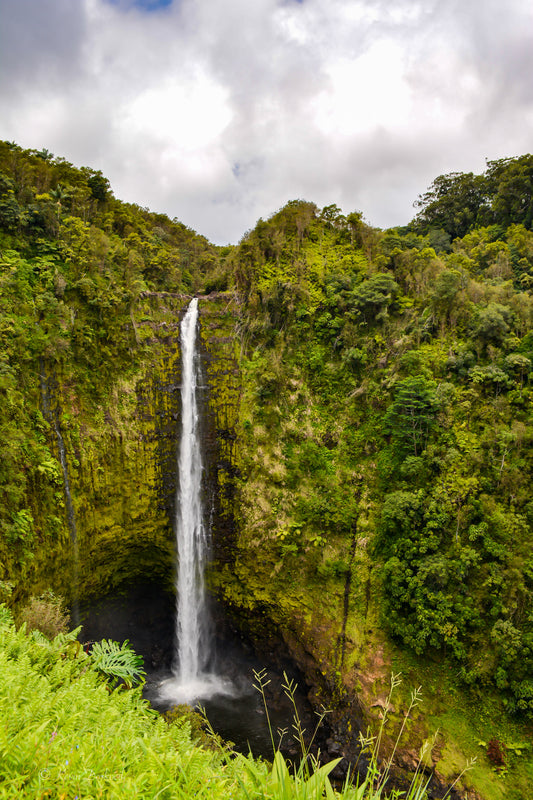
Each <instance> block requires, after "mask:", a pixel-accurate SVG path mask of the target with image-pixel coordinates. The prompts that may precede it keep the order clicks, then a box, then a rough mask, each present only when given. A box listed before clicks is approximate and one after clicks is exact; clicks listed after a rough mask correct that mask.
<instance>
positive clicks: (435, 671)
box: [394, 651, 533, 800]
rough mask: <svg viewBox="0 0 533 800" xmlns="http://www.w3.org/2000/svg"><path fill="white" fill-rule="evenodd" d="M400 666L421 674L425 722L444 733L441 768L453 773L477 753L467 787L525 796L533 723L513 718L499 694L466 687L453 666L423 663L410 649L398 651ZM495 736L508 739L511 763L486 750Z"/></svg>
mask: <svg viewBox="0 0 533 800" xmlns="http://www.w3.org/2000/svg"><path fill="white" fill-rule="evenodd" d="M394 666H395V669H400V670H402V672H403V674H404V675H405V676H406V678H407V681H409V680H410V679H411V677H412V676H413V675H415V674H416V677H417V679H418V680H421V681H422V682H423V685H424V710H425V722H426V724H427V726H428V728H429V729H430V730H433V731H438V732H439V740H440V744H441V758H440V760H439V761H438V763H437V764H436V769H437V770H438V771H439V772H440V773H441V774H443V775H444V776H445V777H451V776H453V775H454V774H457V772H458V771H459V770H460V769H462V768H463V766H464V765H465V764H466V762H467V759H468V758H471V757H473V756H475V757H476V762H475V764H474V766H473V768H472V769H471V770H470V771H469V773H468V775H467V776H466V777H465V780H464V785H465V787H466V788H474V789H475V790H476V791H477V792H478V793H480V794H481V795H482V796H483V798H485V800H523V798H524V797H528V796H529V795H530V787H531V786H533V726H532V725H531V724H529V725H525V724H524V723H522V722H520V720H518V719H513V718H512V717H510V716H509V715H508V714H507V713H506V711H505V708H504V707H503V705H502V703H501V701H499V699H498V698H497V697H496V696H495V695H494V694H488V693H483V692H480V693H479V694H478V695H477V696H474V694H473V693H472V692H468V691H466V690H465V691H463V690H461V688H460V687H459V686H458V681H457V677H456V676H454V674H453V671H452V670H450V667H449V665H445V664H440V663H438V662H425V663H424V664H422V663H421V662H420V660H419V659H417V658H416V656H414V655H411V654H409V653H408V652H407V651H402V652H401V653H398V654H397V655H396V657H395V660H394ZM493 739H496V740H498V741H499V742H501V743H502V744H503V748H504V753H505V763H506V766H505V768H503V769H497V768H496V767H495V766H494V765H493V764H491V762H490V760H489V758H488V755H487V749H488V745H489V742H490V741H491V740H493Z"/></svg>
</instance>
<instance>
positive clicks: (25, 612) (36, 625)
mask: <svg viewBox="0 0 533 800" xmlns="http://www.w3.org/2000/svg"><path fill="white" fill-rule="evenodd" d="M19 619H20V624H21V625H22V624H24V623H25V624H26V628H27V630H28V631H34V630H37V631H40V632H41V633H43V634H44V635H45V636H47V637H48V638H49V639H54V638H55V637H56V636H57V635H58V634H59V633H66V632H67V631H68V629H69V623H70V617H69V614H68V612H67V611H65V610H64V608H63V598H62V597H58V596H57V595H55V594H54V593H53V592H52V591H51V590H50V589H48V590H47V591H46V592H44V593H43V594H41V595H39V596H38V597H35V596H33V597H31V598H30V601H29V603H28V604H27V605H26V606H24V608H23V609H22V611H21V612H20V615H19Z"/></svg>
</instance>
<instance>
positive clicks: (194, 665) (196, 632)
mask: <svg viewBox="0 0 533 800" xmlns="http://www.w3.org/2000/svg"><path fill="white" fill-rule="evenodd" d="M197 327H198V300H197V298H194V299H193V300H191V302H190V304H189V307H188V309H187V311H186V313H185V316H184V317H183V320H182V322H181V326H180V344H181V439H180V444H179V454H178V488H177V492H176V514H175V520H174V526H175V534H176V549H177V555H178V565H177V576H176V647H175V657H174V663H173V666H172V677H171V678H169V679H167V680H165V681H163V682H162V683H161V684H160V686H159V690H158V694H159V697H160V698H161V699H163V700H166V701H169V700H170V701H172V702H175V703H191V702H193V701H195V700H198V699H200V698H202V699H206V698H209V697H211V696H213V695H215V694H232V693H233V687H232V685H231V683H230V682H229V681H227V680H225V679H224V678H222V677H221V676H218V675H216V674H213V673H207V672H206V671H205V670H206V668H207V665H208V661H209V660H210V657H211V655H212V654H211V652H210V641H209V628H210V625H209V612H208V604H207V597H206V589H205V584H204V572H205V567H206V563H207V559H208V554H209V533H210V531H209V529H208V527H207V526H206V514H205V509H204V507H203V502H202V475H203V465H202V445H201V437H200V429H199V422H200V417H199V408H198V391H199V388H200V386H199V358H198V353H197V349H196V338H197Z"/></svg>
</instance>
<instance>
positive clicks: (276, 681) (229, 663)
mask: <svg viewBox="0 0 533 800" xmlns="http://www.w3.org/2000/svg"><path fill="white" fill-rule="evenodd" d="M174 615H175V611H174V602H173V599H172V598H169V597H167V596H166V595H165V594H164V593H162V592H161V590H160V589H158V587H154V586H147V585H139V586H137V587H134V588H132V589H129V590H128V591H127V592H125V593H124V594H121V595H115V596H110V597H107V598H105V599H103V600H101V601H100V602H99V603H98V604H96V605H94V606H91V607H88V608H85V609H82V610H81V619H82V623H83V630H82V638H83V640H84V641H86V642H87V641H96V640H99V639H104V638H105V639H114V640H116V641H120V642H122V641H124V640H125V639H127V640H128V641H129V642H130V644H131V645H132V647H133V649H134V650H135V651H136V652H137V653H138V654H139V655H142V657H143V659H144V665H145V670H146V673H147V676H146V685H145V689H144V695H145V697H146V698H147V699H148V700H149V701H150V703H151V704H152V706H153V707H154V708H156V709H157V710H159V711H162V712H163V711H167V710H169V709H170V708H172V707H173V706H175V705H177V704H180V703H183V702H188V703H189V704H191V705H193V706H196V707H198V706H200V707H202V708H203V709H204V710H205V714H206V716H207V718H208V720H209V722H210V724H211V725H212V727H213V729H214V730H215V731H216V732H217V733H218V734H219V735H220V736H221V737H222V738H223V739H225V740H228V741H231V742H232V743H233V744H234V746H235V749H236V750H239V751H240V752H243V753H248V752H249V751H251V752H252V753H253V754H254V755H255V756H262V757H264V758H266V759H271V758H272V741H271V733H270V730H269V725H268V720H267V714H266V712H265V707H264V701H263V697H262V696H261V694H260V693H259V692H258V691H257V689H255V688H254V683H257V674H258V673H259V672H260V671H262V670H265V671H266V677H265V679H264V681H265V682H267V681H268V683H267V685H266V688H265V697H266V701H267V708H268V718H269V719H270V725H271V729H272V735H273V737H274V742H275V744H276V746H277V745H278V743H279V740H280V731H284V734H283V737H282V742H283V750H284V752H285V754H286V755H288V756H290V757H292V758H297V756H298V752H299V748H298V746H297V743H296V737H295V732H294V729H293V725H294V708H293V706H292V703H291V701H290V699H289V698H288V697H287V694H286V692H285V691H284V689H283V686H282V684H283V683H284V676H283V672H284V670H288V677H289V679H291V680H292V681H294V683H295V685H296V686H297V689H296V691H295V700H296V704H297V708H298V713H299V715H300V717H301V720H302V725H303V727H304V728H305V729H306V731H307V733H308V734H309V733H312V731H313V729H314V725H315V721H316V717H315V716H314V715H313V712H312V710H311V707H310V705H309V703H308V701H307V698H306V695H305V687H304V684H303V681H302V680H301V678H299V676H298V675H297V673H296V671H295V670H293V669H291V667H290V664H288V663H287V662H285V663H284V665H283V667H280V666H279V665H280V663H282V662H283V661H284V659H283V656H284V654H283V653H278V654H276V656H279V658H278V657H276V663H274V661H272V662H268V660H267V661H265V658H264V657H261V658H258V657H257V656H256V655H255V652H254V650H253V648H252V646H251V644H250V643H249V641H248V640H247V639H246V638H245V637H244V636H242V635H241V634H239V632H238V631H236V630H235V629H233V628H232V627H231V626H229V625H226V624H224V619H223V615H222V613H221V610H220V609H217V612H216V616H217V625H216V630H217V635H216V637H215V638H214V642H213V658H212V663H211V664H210V665H209V670H208V674H207V675H206V676H205V682H204V686H201V687H200V688H199V690H198V691H197V692H192V698H191V696H189V697H187V696H185V697H184V696H183V695H182V694H180V691H181V687H179V686H178V687H176V686H175V683H176V681H175V677H174V676H173V673H172V662H173V655H174V641H175V633H174ZM196 695H197V696H196Z"/></svg>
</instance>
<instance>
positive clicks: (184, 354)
mask: <svg viewBox="0 0 533 800" xmlns="http://www.w3.org/2000/svg"><path fill="white" fill-rule="evenodd" d="M197 320H198V300H197V299H196V298H195V299H194V300H192V301H191V303H190V305H189V308H188V309H187V313H186V314H185V316H184V318H183V320H182V323H181V328H180V340H181V423H182V430H181V440H180V447H179V459H178V491H177V497H176V519H175V528H176V543H177V551H178V574H177V581H176V598H177V625H176V635H177V655H178V659H177V660H178V663H177V664H176V665H175V670H176V671H177V677H178V678H179V680H180V681H181V682H182V683H188V682H190V681H194V680H197V679H198V677H199V675H200V673H201V671H202V669H203V667H205V664H206V660H207V657H208V643H207V641H206V639H207V633H208V617H207V604H206V597H205V587H204V570H205V564H206V558H207V545H208V542H207V532H206V528H205V521H204V510H203V507H202V453H201V445H200V435H199V430H198V422H199V419H198V398H197V388H198V377H197V375H198V363H197V357H196V327H197Z"/></svg>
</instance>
